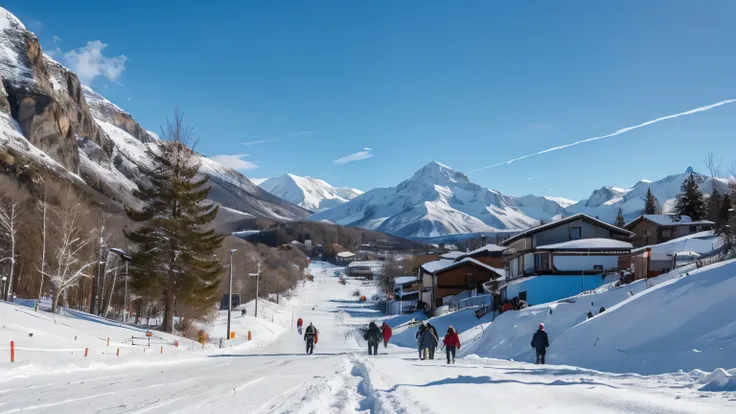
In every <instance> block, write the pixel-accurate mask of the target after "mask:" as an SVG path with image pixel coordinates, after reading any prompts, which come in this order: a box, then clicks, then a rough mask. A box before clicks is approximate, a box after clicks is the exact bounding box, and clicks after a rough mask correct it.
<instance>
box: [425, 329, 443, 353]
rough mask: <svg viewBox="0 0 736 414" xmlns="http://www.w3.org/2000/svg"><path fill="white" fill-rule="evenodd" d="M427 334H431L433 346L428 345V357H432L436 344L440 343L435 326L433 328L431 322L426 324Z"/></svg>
mask: <svg viewBox="0 0 736 414" xmlns="http://www.w3.org/2000/svg"><path fill="white" fill-rule="evenodd" d="M427 330H428V331H429V332H427V334H431V335H432V337H431V340H432V343H433V344H434V346H430V347H429V359H434V351H435V350H436V349H437V346H438V345H439V344H440V336H439V335H437V328H435V327H434V326H433V325H432V324H431V323H428V324H427Z"/></svg>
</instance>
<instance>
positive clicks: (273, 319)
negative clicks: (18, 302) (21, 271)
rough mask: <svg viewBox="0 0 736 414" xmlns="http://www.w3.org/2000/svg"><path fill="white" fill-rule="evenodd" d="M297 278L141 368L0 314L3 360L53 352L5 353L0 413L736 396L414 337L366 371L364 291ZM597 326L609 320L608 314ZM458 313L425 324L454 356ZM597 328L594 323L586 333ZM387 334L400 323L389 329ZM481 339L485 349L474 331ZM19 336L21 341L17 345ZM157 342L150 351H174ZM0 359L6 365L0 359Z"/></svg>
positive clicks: (131, 359)
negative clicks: (208, 343) (311, 338)
mask: <svg viewBox="0 0 736 414" xmlns="http://www.w3.org/2000/svg"><path fill="white" fill-rule="evenodd" d="M310 271H311V272H312V274H314V276H315V279H314V282H306V283H305V284H304V285H303V286H299V287H297V288H296V289H295V290H294V292H292V294H290V295H288V296H286V297H284V298H281V300H280V301H279V304H275V303H272V302H267V301H265V300H261V301H259V310H258V312H259V318H255V317H254V316H253V315H254V311H255V309H254V305H255V304H254V303H253V302H250V303H248V304H246V305H245V307H246V308H247V315H246V316H241V315H240V312H239V311H236V312H235V313H234V317H233V325H232V329H233V330H234V331H235V332H236V339H235V340H233V341H230V342H229V343H227V344H226V345H227V346H226V347H225V348H222V349H220V348H217V347H214V346H212V347H208V349H205V350H204V351H202V350H201V349H198V347H197V345H198V344H195V343H191V342H187V343H185V344H182V345H180V348H178V351H176V350H172V349H171V348H170V347H169V348H164V354H163V355H162V354H160V353H156V352H151V353H149V352H148V351H146V353H145V356H144V352H143V351H142V350H140V349H138V348H133V347H132V346H131V347H126V351H129V353H127V354H125V355H123V354H122V351H121V355H120V356H119V357H117V356H115V355H114V354H113V355H108V354H107V353H106V351H107V350H108V347H107V345H106V337H107V336H111V340H112V341H114V342H115V343H116V345H115V348H117V347H118V345H117V342H119V341H123V340H124V339H125V338H126V337H128V336H130V335H131V334H132V333H131V329H132V328H130V327H126V326H120V324H115V323H111V324H108V323H107V322H105V321H104V320H84V319H82V318H81V316H82V315H78V314H77V315H71V316H68V317H65V316H56V317H54V316H53V315H50V314H48V313H43V312H39V313H35V312H33V310H32V309H27V308H22V307H18V306H15V305H9V304H2V305H0V340H2V341H3V342H4V344H3V346H7V345H5V344H7V341H8V340H11V339H12V338H15V339H12V340H15V341H16V346H18V347H21V346H22V347H26V348H31V347H32V346H33V347H39V348H53V349H55V350H56V352H54V353H51V352H47V353H46V354H43V355H45V356H43V357H42V356H37V355H42V352H41V351H20V350H18V351H17V354H16V362H15V364H14V365H11V364H10V363H9V362H7V361H8V359H7V357H5V358H3V360H2V363H0V371H2V372H3V373H4V374H5V375H3V376H1V377H0V413H13V412H20V411H23V412H25V411H28V412H63V413H66V412H70V413H76V412H107V413H121V412H136V413H139V412H153V413H156V412H159V413H172V412H193V413H222V412H244V413H350V412H366V413H427V412H437V413H447V412H462V413H473V412H478V413H480V412H495V411H496V410H498V411H501V410H504V411H506V410H518V409H520V410H522V412H561V413H562V412H564V413H577V412H579V413H593V412H595V413H623V412H626V413H718V412H724V413H726V412H733V411H734V409H736V402H735V401H733V400H735V399H736V395H735V394H734V393H733V392H729V391H725V392H724V391H722V390H733V387H732V383H731V379H732V378H733V377H731V373H729V372H727V371H716V372H714V373H713V374H712V375H710V376H709V377H708V378H704V377H703V375H702V373H700V372H692V373H684V372H676V373H668V374H662V375H655V376H642V375H638V374H608V373H602V372H598V371H593V370H587V369H581V368H576V367H572V366H554V365H549V366H545V367H539V366H534V365H531V364H528V363H525V362H513V361H503V360H497V359H484V358H480V357H477V356H472V357H466V358H462V359H458V361H457V364H455V365H452V366H448V365H446V364H444V361H443V360H442V355H441V354H439V355H438V359H436V360H434V361H419V360H418V359H417V356H416V352H415V350H414V349H413V347H412V345H413V343H412V342H411V340H403V339H401V338H400V336H402V335H412V337H413V333H411V332H410V331H411V330H412V329H413V328H410V329H409V330H407V331H406V333H405V334H402V333H400V332H397V338H396V340H397V342H400V343H402V344H404V345H407V346H409V348H405V347H399V346H396V345H393V344H390V345H389V347H388V348H381V349H380V352H381V355H379V356H377V357H369V356H368V355H367V353H366V349H365V348H366V345H365V343H364V341H363V340H362V338H360V335H358V334H357V333H356V329H355V328H356V327H358V326H362V325H364V324H366V323H368V322H369V321H371V320H380V319H382V318H384V317H383V316H382V315H381V313H380V312H379V311H378V310H377V309H376V308H375V307H374V306H373V304H371V303H365V304H364V303H360V302H359V301H357V299H356V297H355V296H353V292H354V291H355V290H356V289H358V290H360V292H361V294H363V295H365V296H367V297H371V296H372V294H373V293H374V292H375V290H376V286H375V285H373V284H367V283H366V284H364V282H361V281H357V280H349V282H348V284H347V285H345V286H343V285H340V284H339V283H338V280H337V278H336V277H334V275H333V274H334V268H332V267H331V266H330V265H326V264H322V263H315V264H313V265H312V266H311V268H310ZM667 283H668V282H663V283H662V285H663V286H666V285H667ZM650 295H651V294H650ZM607 312H608V311H607ZM610 312H611V313H610V314H611V315H612V316H611V317H613V316H615V310H613V309H611V310H610ZM464 313H469V312H464ZM464 313H460V312H458V313H455V314H451V315H446V316H444V317H442V318H443V319H441V318H437V320H436V321H435V323H436V324H437V326H438V328H439V329H440V332H442V331H443V330H444V328H445V327H444V325H443V324H452V325H454V326H456V327H458V328H460V329H461V330H463V329H465V328H468V327H472V328H471V329H472V330H466V331H465V332H464V333H463V335H462V338H463V342H468V341H471V337H473V336H474V335H475V337H476V338H485V337H482V336H480V335H477V334H478V333H480V332H475V334H474V333H473V332H474V331H478V328H477V327H476V326H475V325H476V324H477V322H476V321H468V320H467V318H466V317H467V316H469V317H471V318H472V319H473V320H475V317H474V316H472V315H464ZM298 317H302V318H303V319H304V320H305V322H306V323H309V322H313V323H314V324H315V325H316V326H317V327H318V328H319V331H320V337H319V343H318V344H317V346H316V349H315V353H314V355H311V356H307V355H305V353H304V342H303V340H302V338H301V337H300V335H298V334H297V333H296V332H295V328H294V322H293V321H294V320H295V319H296V318H298ZM408 318H409V317H406V316H405V317H403V319H404V320H406V319H408ZM598 318H600V319H601V320H603V319H604V318H603V317H596V318H594V319H598ZM499 319H502V318H499ZM224 321H225V319H224V317H223V315H222V314H221V315H219V316H218V319H217V321H216V322H215V323H214V324H213V325H212V326H211V327H210V328H209V331H210V337H211V340H212V341H214V342H217V341H218V339H217V338H218V335H219V336H220V337H221V336H224V335H225V326H224V325H223V323H224ZM391 321H392V323H395V322H400V321H399V319H398V318H394V319H392V320H391ZM591 321H592V320H591ZM101 322H105V323H101ZM483 322H486V321H485V320H484V321H483ZM495 323H496V322H494V323H493V324H495ZM493 324H491V325H490V326H491V327H492V326H493ZM485 329H486V335H488V332H490V330H489V327H488V326H487V322H486V327H485ZM29 330H32V331H33V333H34V335H33V336H32V337H28V331H29ZM248 330H251V331H252V333H253V339H254V340H253V341H252V342H251V343H248V342H247V341H245V340H244V338H245V337H246V336H247V331H248ZM72 332H77V340H76V341H73V338H68V337H69V336H70V334H71V333H72ZM133 334H135V333H133ZM157 335H158V336H161V340H162V341H163V340H170V339H173V337H171V338H169V337H166V336H164V335H161V334H158V333H157ZM528 338H529V335H527V340H525V342H528ZM32 341H34V342H32ZM72 342H78V343H80V344H81V343H82V342H83V343H85V344H90V345H89V346H90V355H89V357H88V358H87V359H86V361H85V358H84V357H83V355H81V354H79V353H78V352H79V351H74V354H71V352H72V351H64V349H67V347H69V348H70V349H71V348H76V347H77V346H78V345H76V344H74V343H72ZM524 345H525V346H526V347H528V344H524ZM85 346H87V345H85ZM477 346H478V345H475V347H477ZM110 348H112V347H110ZM0 349H1V350H0V352H1V353H4V354H5V355H7V348H0ZM93 349H94V352H92V351H93ZM121 349H123V348H122V347H121ZM139 350H140V352H138V351H139ZM156 350H157V351H158V349H156ZM476 350H477V349H476ZM33 352H36V353H33ZM49 355H53V356H49ZM57 358H58V359H57ZM92 361H94V363H92ZM110 361H128V362H127V363H123V362H120V363H117V364H116V363H111V362H110ZM85 362H87V363H86V364H85Z"/></svg>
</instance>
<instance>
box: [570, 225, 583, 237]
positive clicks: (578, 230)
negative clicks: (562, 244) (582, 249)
mask: <svg viewBox="0 0 736 414" xmlns="http://www.w3.org/2000/svg"><path fill="white" fill-rule="evenodd" d="M582 238H583V228H582V227H570V240H580V239H582Z"/></svg>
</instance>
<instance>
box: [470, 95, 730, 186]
mask: <svg viewBox="0 0 736 414" xmlns="http://www.w3.org/2000/svg"><path fill="white" fill-rule="evenodd" d="M734 102H736V99H727V100H725V101H720V102H716V103H714V104H710V105H706V106H700V107H698V108H695V109H690V110H688V111H685V112H680V113H677V114H672V115H666V116H663V117H659V118H656V119H652V120H651V121H646V122H642V123H641V124H637V125H634V126H629V127H625V128H621V129H619V130H617V131H615V132H612V133H610V134H606V135H601V136H598V137H592V138H586V139H583V140H580V141H575V142H573V143H570V144H564V145H559V146H556V147H552V148H547V149H546V150H542V151H538V152H533V153H531V154H527V155H522V156H521V157H518V158H512V159H510V160H508V161H504V162H499V163H497V164H492V165H487V166H485V167H481V168H478V169H475V170H472V171H470V173H474V172H478V171H482V170H487V169H489V168H494V167H498V166H501V165H508V164H511V163H513V162H516V161H521V160H523V159H526V158H530V157H536V156H537V155H542V154H546V153H548V152H554V151H559V150H563V149H565V148H570V147H574V146H576V145H580V144H587V143H588V142H593V141H598V140H601V139H606V138H611V137H615V136H618V135H621V134H625V133H627V132H629V131H633V130H635V129H639V128H644V127H646V126H649V125H652V124H656V123H658V122H662V121H666V120H668V119H674V118H679V117H681V116H686V115H693V114H697V113H699V112H706V111H710V110H711V109H713V108H718V107H719V106H723V105H727V104H730V103H734Z"/></svg>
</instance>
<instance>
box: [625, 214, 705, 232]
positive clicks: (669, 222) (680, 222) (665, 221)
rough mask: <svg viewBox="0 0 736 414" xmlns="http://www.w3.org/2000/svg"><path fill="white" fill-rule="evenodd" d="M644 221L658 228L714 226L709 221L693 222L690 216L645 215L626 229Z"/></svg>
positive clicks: (631, 222)
mask: <svg viewBox="0 0 736 414" xmlns="http://www.w3.org/2000/svg"><path fill="white" fill-rule="evenodd" d="M642 220H646V221H648V222H650V223H654V224H656V225H658V226H694V225H712V224H714V223H713V222H712V221H709V220H699V221H693V220H692V219H691V218H690V216H677V215H675V214H643V215H641V216H639V217H637V218H635V219H634V220H632V221H630V222H628V223H627V224H626V228H627V229H628V228H631V227H633V226H635V225H636V224H637V223H639V222H640V221H642Z"/></svg>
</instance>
